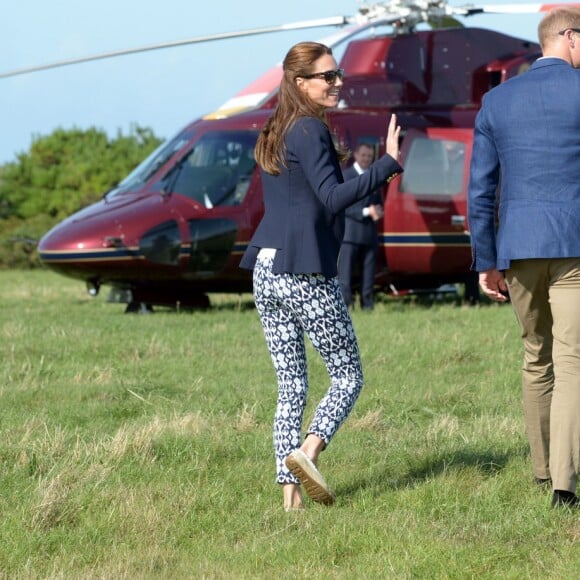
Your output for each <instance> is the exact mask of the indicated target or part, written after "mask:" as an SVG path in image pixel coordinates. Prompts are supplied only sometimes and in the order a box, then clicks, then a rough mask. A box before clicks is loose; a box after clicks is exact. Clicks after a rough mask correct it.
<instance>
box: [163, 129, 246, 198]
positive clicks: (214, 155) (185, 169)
mask: <svg viewBox="0 0 580 580" xmlns="http://www.w3.org/2000/svg"><path fill="white" fill-rule="evenodd" d="M257 136H258V135H257V133H254V132H249V131H219V132H218V131H216V132H211V133H206V134H205V135H203V136H202V137H201V139H200V140H199V141H198V142H197V143H196V144H195V147H194V148H193V149H192V150H191V151H190V152H189V153H188V154H187V155H186V156H185V157H184V158H183V159H182V160H181V162H180V167H179V169H178V170H177V173H176V174H175V175H174V176H173V178H172V177H171V175H167V181H171V185H170V186H169V188H170V189H171V191H174V192H176V193H180V194H182V195H185V196H187V197H189V198H191V199H194V200H195V201H198V202H199V203H201V204H202V205H204V206H205V207H206V208H213V207H217V206H228V205H229V206H231V205H239V204H240V203H242V201H243V200H244V198H245V196H246V194H247V192H248V189H249V186H250V180H251V178H252V174H253V172H254V169H255V167H256V161H255V159H254V146H255V144H256V139H257Z"/></svg>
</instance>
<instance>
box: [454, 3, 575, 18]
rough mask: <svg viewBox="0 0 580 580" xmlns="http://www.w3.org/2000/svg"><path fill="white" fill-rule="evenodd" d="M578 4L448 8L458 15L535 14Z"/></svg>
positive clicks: (494, 5)
mask: <svg viewBox="0 0 580 580" xmlns="http://www.w3.org/2000/svg"><path fill="white" fill-rule="evenodd" d="M560 6H561V7H566V6H578V7H580V3H578V2H557V3H555V4H489V5H483V6H474V5H465V6H455V7H453V8H450V11H451V12H452V13H453V14H457V15H458V16H473V15H475V14H535V13H538V12H548V11H549V10H552V9H553V8H558V7H560Z"/></svg>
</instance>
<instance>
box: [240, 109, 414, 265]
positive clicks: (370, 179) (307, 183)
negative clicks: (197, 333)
mask: <svg viewBox="0 0 580 580" xmlns="http://www.w3.org/2000/svg"><path fill="white" fill-rule="evenodd" d="M285 145H286V153H285V154H286V164H287V165H288V167H284V166H281V167H280V174H279V175H270V174H268V173H266V172H265V171H263V170H262V171H261V176H262V188H263V192H264V216H263V218H262V221H261V222H260V224H259V226H258V228H257V229H256V231H255V233H254V235H253V236H252V239H251V240H250V242H249V245H248V248H247V250H246V252H245V253H244V256H243V257H242V260H241V262H240V267H242V268H247V269H252V268H253V267H254V264H255V261H256V257H257V255H258V252H259V251H260V248H275V249H276V250H277V251H276V257H275V258H274V265H273V272H274V273H276V274H281V273H283V272H290V273H294V274H323V275H325V276H336V275H337V260H338V252H339V250H340V245H341V242H342V237H343V234H344V210H345V208H347V207H348V206H349V205H351V204H353V203H355V202H356V201H358V200H359V199H363V198H364V197H365V196H366V195H368V193H369V192H371V191H373V190H374V189H376V188H377V187H379V186H380V185H382V184H384V183H386V182H388V181H390V180H391V179H393V178H394V177H396V176H397V175H399V173H401V172H402V171H403V168H402V167H401V166H400V165H399V164H398V163H397V162H396V161H395V160H394V159H393V158H392V157H390V156H389V155H385V156H383V157H382V158H381V159H378V160H377V161H375V162H374V163H373V164H372V165H371V166H370V168H369V169H368V171H366V172H365V173H364V174H363V175H360V176H359V177H357V178H356V179H351V180H349V181H347V182H346V183H345V182H343V177H342V171H341V168H340V164H339V161H338V156H337V154H336V150H335V148H334V145H333V143H332V138H331V136H330V132H329V130H328V127H327V126H326V125H325V124H324V123H323V122H322V121H320V120H319V119H316V118H314V117H301V118H299V119H297V120H296V122H295V123H294V124H293V125H292V127H291V128H290V129H289V130H288V131H287V133H286V137H285Z"/></svg>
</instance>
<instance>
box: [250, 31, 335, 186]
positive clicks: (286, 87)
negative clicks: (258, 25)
mask: <svg viewBox="0 0 580 580" xmlns="http://www.w3.org/2000/svg"><path fill="white" fill-rule="evenodd" d="M325 54H329V55H332V49H330V48H329V47H328V46H326V45H324V44H320V43H319V42H300V43H298V44H295V45H294V46H293V47H292V48H291V49H290V50H289V51H288V54H287V55H286V57H285V58H284V62H283V64H282V69H283V71H284V75H283V77H282V81H281V82H280V91H279V93H278V104H277V106H276V109H275V110H274V113H273V114H272V116H271V117H270V118H269V119H268V121H267V122H266V124H265V125H264V128H263V129H262V132H261V133H260V136H259V137H258V141H257V143H256V149H255V156H256V161H257V162H258V165H260V167H262V169H263V170H264V171H266V173H270V174H272V175H278V174H279V173H280V165H281V164H285V158H284V157H285V150H284V136H285V134H286V131H287V130H288V129H289V128H290V127H291V126H292V124H293V123H294V121H296V119H297V118H298V117H315V118H318V119H320V120H321V121H322V122H323V123H324V124H325V125H328V122H327V119H326V108H325V107H321V106H320V105H318V104H317V103H315V102H314V101H312V100H311V99H310V98H309V97H308V96H307V95H305V94H304V93H303V92H302V91H301V90H299V88H298V85H297V84H296V79H297V78H298V77H303V76H307V75H309V74H311V73H312V72H313V70H312V69H313V66H312V65H313V64H314V62H315V61H317V60H318V59H319V58H321V57H322V56H324V55H325Z"/></svg>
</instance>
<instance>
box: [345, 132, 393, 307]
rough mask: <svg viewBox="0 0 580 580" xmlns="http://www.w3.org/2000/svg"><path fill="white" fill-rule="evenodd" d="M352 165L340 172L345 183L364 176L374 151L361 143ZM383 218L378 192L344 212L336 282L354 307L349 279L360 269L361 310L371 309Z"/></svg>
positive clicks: (346, 299) (348, 302)
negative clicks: (380, 225)
mask: <svg viewBox="0 0 580 580" xmlns="http://www.w3.org/2000/svg"><path fill="white" fill-rule="evenodd" d="M353 157H354V164H353V165H351V166H350V167H348V168H347V169H345V171H344V172H343V174H344V180H345V181H347V180H348V179H352V178H354V177H357V176H358V175H361V174H362V173H364V172H365V171H366V170H367V169H368V167H369V165H370V164H371V163H372V162H373V158H374V148H373V146H372V145H370V144H368V143H360V144H359V145H358V146H357V148H356V149H355V151H354V153H353ZM382 217H383V206H382V196H381V189H377V190H375V191H373V192H372V193H370V194H369V195H367V196H366V197H365V198H364V199H361V200H359V201H357V202H356V203H355V204H353V205H351V206H350V207H348V208H347V209H346V211H345V224H344V237H343V239H342V246H341V248H340V254H339V256H338V279H339V282H340V288H341V290H342V295H343V296H344V300H345V302H346V303H347V305H348V306H349V307H352V306H354V296H353V291H352V280H353V275H354V273H355V270H356V266H357V265H358V267H359V273H360V303H361V307H362V308H363V309H364V310H372V309H373V307H374V291H373V288H374V284H375V266H376V261H377V246H378V238H377V227H376V224H375V222H376V221H378V220H379V219H380V218H382Z"/></svg>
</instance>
